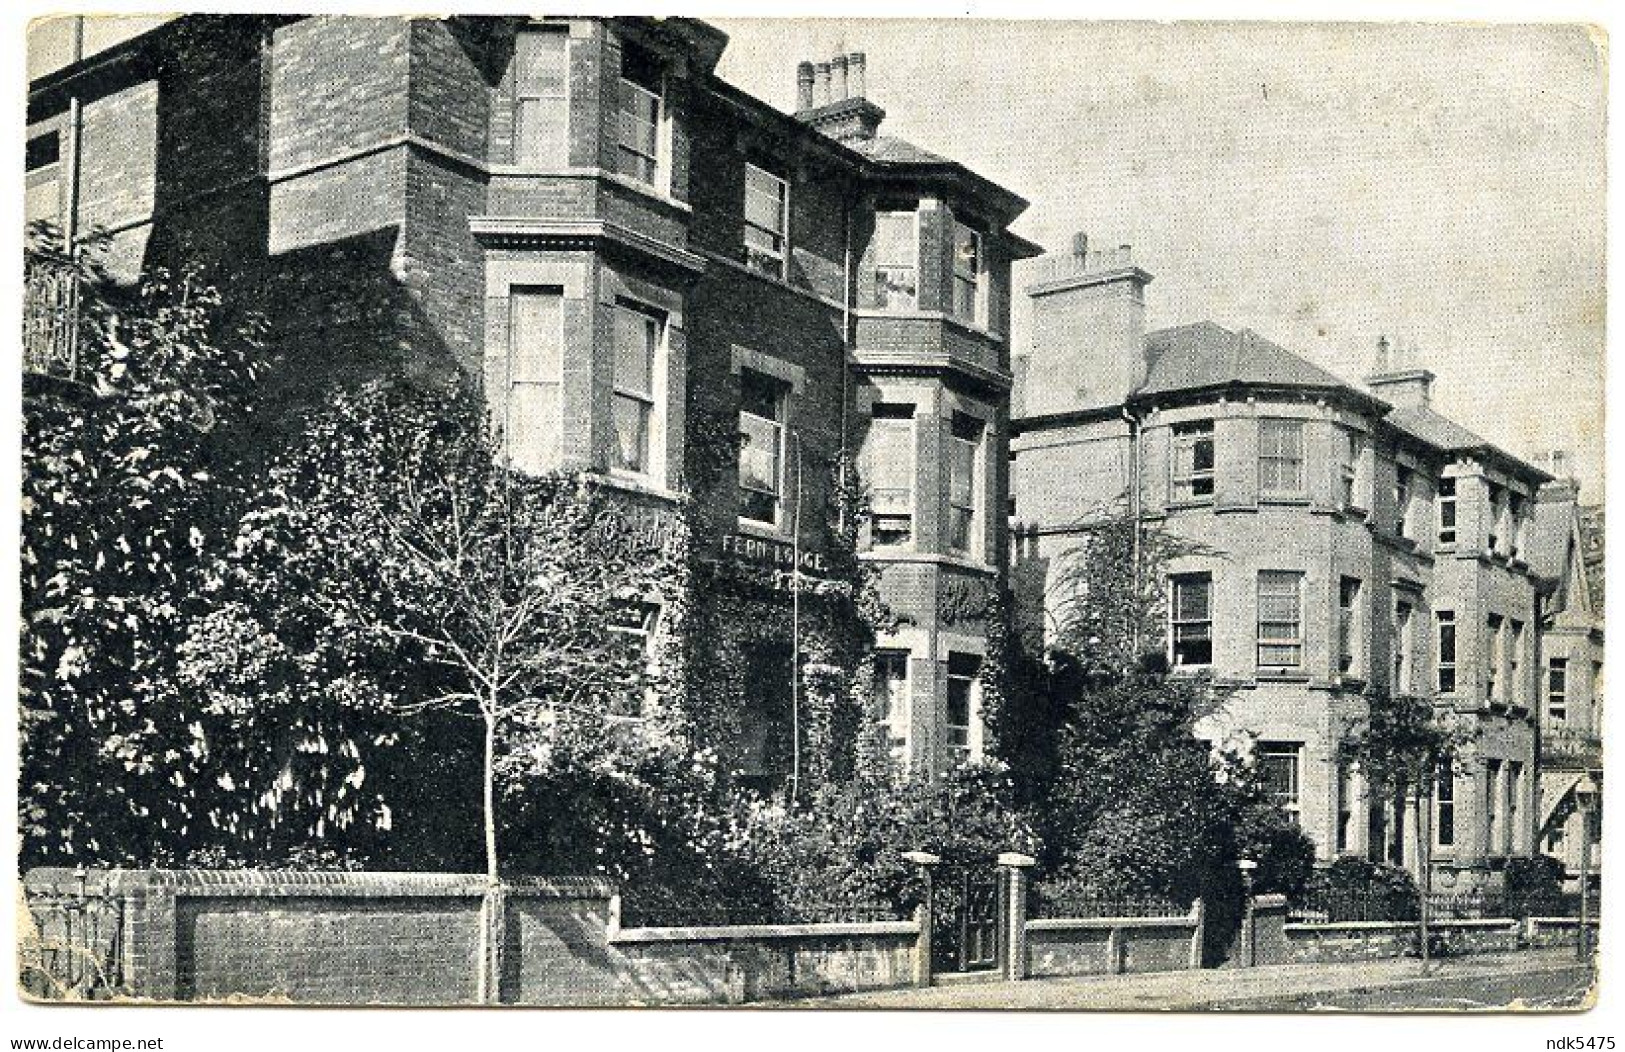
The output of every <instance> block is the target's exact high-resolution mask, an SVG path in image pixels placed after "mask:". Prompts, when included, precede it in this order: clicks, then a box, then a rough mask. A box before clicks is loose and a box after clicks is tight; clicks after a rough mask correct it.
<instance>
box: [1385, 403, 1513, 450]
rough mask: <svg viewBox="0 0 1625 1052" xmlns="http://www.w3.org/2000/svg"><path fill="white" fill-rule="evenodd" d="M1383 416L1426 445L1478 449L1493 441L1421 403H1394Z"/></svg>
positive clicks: (1492, 444) (1450, 448) (1491, 444)
mask: <svg viewBox="0 0 1625 1052" xmlns="http://www.w3.org/2000/svg"><path fill="white" fill-rule="evenodd" d="M1386 419H1387V421H1388V422H1389V423H1390V424H1393V425H1394V426H1395V427H1397V428H1399V429H1400V430H1401V431H1403V432H1405V433H1406V434H1407V435H1410V436H1411V437H1412V438H1417V439H1421V440H1422V441H1423V442H1426V443H1427V444H1428V445H1430V446H1437V447H1438V448H1440V449H1443V450H1455V449H1478V448H1481V447H1486V446H1494V445H1495V443H1493V442H1491V441H1490V440H1489V439H1487V438H1485V437H1484V436H1482V435H1479V434H1476V433H1474V432H1472V431H1469V430H1467V429H1466V428H1465V427H1462V426H1461V425H1460V424H1458V423H1456V422H1455V421H1454V420H1451V419H1449V418H1448V417H1443V416H1440V415H1439V414H1438V413H1435V412H1434V411H1433V410H1431V409H1429V408H1428V407H1427V406H1425V405H1402V406H1397V407H1395V409H1394V410H1393V412H1391V413H1389V414H1388V416H1387V417H1386Z"/></svg>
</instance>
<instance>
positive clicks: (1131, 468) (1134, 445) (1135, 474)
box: [1122, 403, 1143, 661]
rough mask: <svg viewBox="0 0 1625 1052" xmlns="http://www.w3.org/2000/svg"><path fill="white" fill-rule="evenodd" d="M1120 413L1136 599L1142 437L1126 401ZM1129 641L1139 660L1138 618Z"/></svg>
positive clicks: (1137, 594) (1140, 583)
mask: <svg viewBox="0 0 1625 1052" xmlns="http://www.w3.org/2000/svg"><path fill="white" fill-rule="evenodd" d="M1122 413H1123V420H1124V421H1125V422H1126V423H1127V424H1128V433H1129V442H1128V506H1129V521H1130V523H1132V525H1133V528H1134V560H1133V561H1134V595H1135V598H1136V599H1138V597H1139V596H1140V595H1141V590H1142V587H1143V584H1142V581H1141V565H1140V564H1141V553H1140V532H1141V524H1140V510H1141V509H1140V460H1141V455H1142V452H1141V449H1140V442H1141V439H1142V434H1141V431H1140V418H1139V417H1137V416H1135V415H1134V414H1133V413H1131V412H1129V408H1128V405H1127V404H1126V403H1125V404H1124V406H1123V409H1122ZM1131 642H1132V644H1133V648H1134V659H1135V660H1136V661H1137V660H1139V656H1140V621H1139V618H1135V619H1134V626H1133V638H1132V640H1131Z"/></svg>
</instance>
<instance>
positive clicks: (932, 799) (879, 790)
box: [736, 763, 1039, 920]
mask: <svg viewBox="0 0 1625 1052" xmlns="http://www.w3.org/2000/svg"><path fill="white" fill-rule="evenodd" d="M1011 789H1012V786H1011V784H1010V779H1009V776H1008V773H1007V772H1006V771H1005V770H1003V769H1002V768H1001V767H1000V766H998V765H997V764H988V763H975V764H965V765H962V766H959V767H956V768H954V769H952V770H950V771H948V772H946V773H944V774H943V775H942V776H941V777H939V778H938V779H936V780H935V781H932V780H930V779H927V778H925V777H923V776H916V777H912V778H908V779H905V780H902V781H900V782H897V783H893V782H891V781H890V780H888V779H886V778H885V777H883V776H882V777H877V776H873V775H870V776H864V777H860V778H858V779H856V780H854V781H852V782H850V783H847V784H826V785H823V786H821V787H819V789H818V790H817V791H816V792H815V793H814V794H813V795H812V798H811V799H810V800H809V801H808V803H807V805H806V806H805V807H803V808H798V809H795V810H787V809H785V808H783V807H776V806H758V807H757V808H755V809H754V810H752V811H751V812H750V813H749V814H748V815H747V816H746V818H745V821H744V822H743V823H742V824H741V827H740V829H739V832H738V838H737V840H736V850H737V852H738V856H739V858H740V859H741V862H742V863H743V864H745V865H748V866H750V867H752V868H754V869H755V870H756V871H757V872H759V873H760V874H761V876H762V878H763V879H764V880H765V882H766V884H767V886H769V887H771V888H772V889H773V893H774V895H775V900H776V906H777V909H778V912H779V913H780V915H781V916H783V917H784V919H787V920H795V919H817V918H820V917H826V916H831V915H834V914H838V913H839V912H840V910H839V907H841V906H843V905H844V906H858V907H863V906H873V905H877V904H878V905H886V906H889V907H891V908H893V909H895V910H897V911H898V912H899V913H901V912H903V911H906V910H907V909H908V908H909V907H912V906H913V905H914V904H915V903H917V902H918V901H920V894H921V886H920V884H919V868H918V867H917V866H916V865H914V864H913V863H911V862H909V861H908V860H906V859H905V858H903V854H904V853H905V852H908V851H916V850H920V851H928V852H931V853H932V854H935V855H938V856H940V857H941V858H942V859H943V860H944V862H945V863H950V864H952V863H966V864H972V865H979V866H986V867H991V866H992V865H993V859H994V858H995V857H996V856H997V855H998V854H999V853H1000V852H1003V851H1023V852H1032V851H1035V850H1037V848H1038V846H1039V845H1038V841H1037V838H1036V836H1035V834H1034V832H1033V830H1032V827H1031V824H1030V822H1029V821H1028V819H1027V817H1026V816H1025V815H1024V814H1022V813H1021V812H1020V811H1018V810H1016V809H1015V808H1014V807H1013V805H1012V802H1011V799H1012V798H1011ZM832 908H833V909H832Z"/></svg>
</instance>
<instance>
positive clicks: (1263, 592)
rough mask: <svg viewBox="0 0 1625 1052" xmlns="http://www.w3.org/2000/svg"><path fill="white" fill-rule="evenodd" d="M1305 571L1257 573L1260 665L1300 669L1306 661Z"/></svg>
mask: <svg viewBox="0 0 1625 1052" xmlns="http://www.w3.org/2000/svg"><path fill="white" fill-rule="evenodd" d="M1302 590H1303V574H1301V573H1297V572H1295V571H1288V570H1260V571H1259V573H1258V664H1259V667H1261V668H1297V667H1298V666H1299V665H1301V664H1303V603H1302V595H1301V593H1302Z"/></svg>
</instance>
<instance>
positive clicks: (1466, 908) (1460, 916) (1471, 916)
mask: <svg viewBox="0 0 1625 1052" xmlns="http://www.w3.org/2000/svg"><path fill="white" fill-rule="evenodd" d="M1427 903H1428V917H1429V918H1430V919H1431V920H1435V921H1445V920H1495V919H1503V918H1504V919H1515V920H1523V919H1525V918H1528V917H1578V916H1579V915H1580V896H1579V895H1578V894H1571V893H1562V894H1540V895H1517V894H1512V895H1509V894H1505V893H1502V892H1483V893H1478V892H1469V893H1466V894H1432V895H1429V896H1427ZM1420 912H1421V896H1419V895H1415V894H1409V895H1407V894H1405V893H1402V892H1392V893H1388V892H1375V893H1365V892H1352V893H1343V892H1334V893H1308V894H1305V895H1303V896H1302V897H1300V898H1299V899H1298V900H1297V901H1295V902H1293V903H1292V904H1291V905H1290V906H1289V907H1288V913H1287V919H1288V920H1289V921H1292V922H1294V923H1304V924H1315V923H1319V924H1342V923H1353V922H1368V921H1369V922H1408V921H1416V920H1418V919H1419V915H1420ZM1592 913H1593V915H1595V914H1596V910H1595V904H1593V910H1592Z"/></svg>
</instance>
